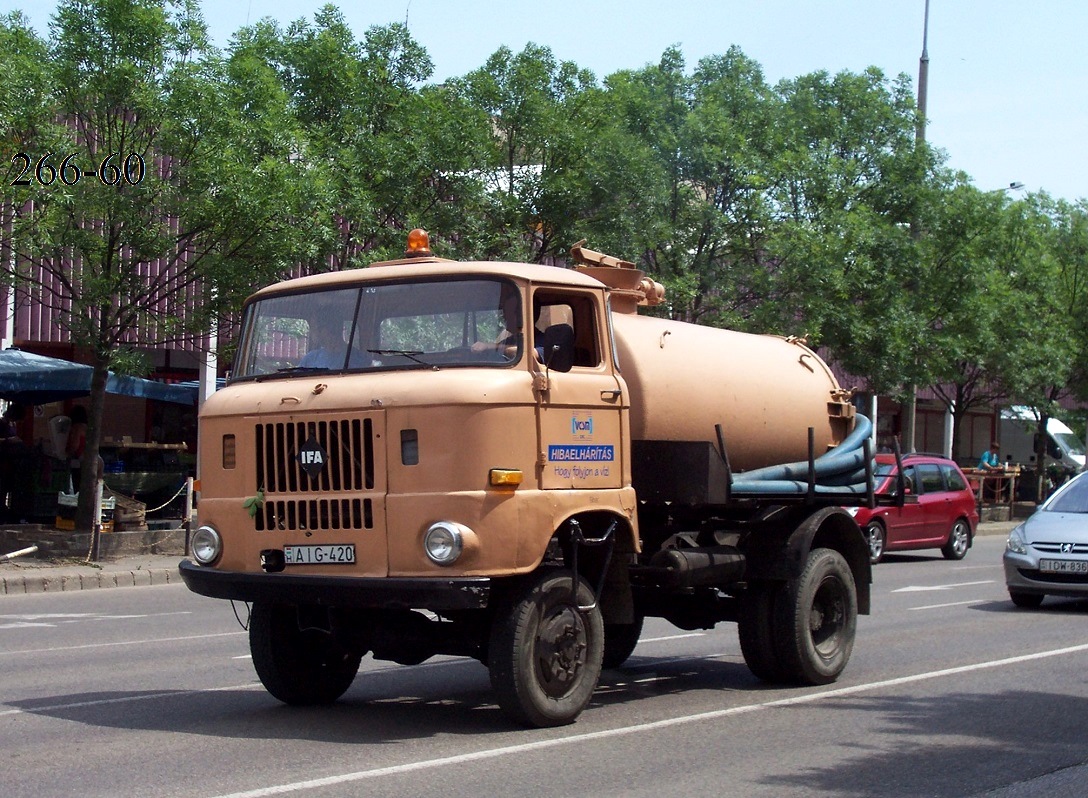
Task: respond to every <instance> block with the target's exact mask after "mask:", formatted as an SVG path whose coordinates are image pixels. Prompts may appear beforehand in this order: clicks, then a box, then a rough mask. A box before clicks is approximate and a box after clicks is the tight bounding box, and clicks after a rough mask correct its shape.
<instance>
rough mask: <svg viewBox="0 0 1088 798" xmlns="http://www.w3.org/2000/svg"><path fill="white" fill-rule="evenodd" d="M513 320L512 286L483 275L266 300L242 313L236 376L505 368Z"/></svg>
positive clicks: (513, 343) (514, 342)
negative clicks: (466, 367) (491, 366)
mask: <svg viewBox="0 0 1088 798" xmlns="http://www.w3.org/2000/svg"><path fill="white" fill-rule="evenodd" d="M520 319H521V298H520V295H519V294H518V292H517V290H516V288H515V287H514V285H513V284H512V283H509V282H506V281H503V280H498V279H490V278H481V279H465V280H419V281H411V282H397V283H368V284H366V285H362V286H358V285H357V286H351V287H348V288H336V289H328V290H323V291H313V292H310V293H293V294H283V295H277V296H271V297H267V298H264V299H260V300H258V301H256V302H252V303H250V304H249V305H248V306H247V307H246V311H245V316H244V318H243V322H242V335H241V338H240V341H239V348H238V354H237V357H236V358H235V371H234V377H235V379H244V378H262V377H266V378H267V377H268V376H293V375H295V374H312V373H314V372H315V371H369V370H388V369H418V368H436V367H445V366H469V365H472V366H480V365H494V366H502V365H508V364H510V363H512V362H514V361H515V360H516V359H517V358H518V356H520V353H521V341H520V336H519V335H518V334H517V331H518V329H519V327H520Z"/></svg>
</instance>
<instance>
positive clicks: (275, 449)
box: [254, 417, 375, 530]
mask: <svg viewBox="0 0 1088 798" xmlns="http://www.w3.org/2000/svg"><path fill="white" fill-rule="evenodd" d="M255 435H256V439H255V441H254V444H255V448H254V452H255V455H256V457H255V459H256V463H257V468H256V475H255V476H256V482H257V489H258V490H263V491H264V494H265V501H264V503H263V504H262V505H261V507H260V508H259V509H258V512H257V514H256V516H255V517H254V522H255V524H256V528H257V529H258V530H265V529H371V528H373V525H374V514H373V504H372V501H371V499H369V498H366V497H359V496H357V495H354V496H346V495H340V496H337V495H336V494H348V493H350V494H358V493H361V492H366V491H372V490H374V469H375V465H374V423H373V420H372V419H370V418H367V417H362V418H344V419H333V420H322V421H291V422H275V423H270V424H258V425H257V426H256V430H255ZM314 444H316V445H317V446H319V447H320V449H321V451H322V452H323V453H324V455H323V460H324V463H323V465H322V467H321V469H320V471H318V472H317V473H316V474H315V475H314V476H313V477H311V476H310V475H309V474H308V473H307V472H306V470H305V469H304V468H303V464H302V462H301V460H300V458H299V452H300V451H301V450H303V448H304V447H305V448H307V449H313V447H314ZM298 493H310V494H314V493H319V494H323V496H322V498H319V499H300V498H292V497H291V494H298ZM329 494H332V495H329Z"/></svg>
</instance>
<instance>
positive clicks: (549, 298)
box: [533, 291, 601, 368]
mask: <svg viewBox="0 0 1088 798" xmlns="http://www.w3.org/2000/svg"><path fill="white" fill-rule="evenodd" d="M533 314H534V319H535V324H534V335H535V340H536V341H537V342H539V341H541V340H542V339H543V338H544V337H545V333H546V331H547V330H548V329H549V328H554V327H556V326H558V325H569V326H570V327H571V328H572V329H573V330H574V360H573V366H574V368H594V367H596V366H599V365H600V363H601V347H600V344H599V341H598V340H597V324H596V317H595V314H594V312H593V300H592V298H591V297H587V296H578V295H576V294H566V293H562V294H560V293H555V294H553V293H551V292H544V291H538V292H537V293H536V295H535V296H534V297H533Z"/></svg>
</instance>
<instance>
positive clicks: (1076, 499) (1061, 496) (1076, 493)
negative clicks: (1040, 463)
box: [1043, 478, 1088, 513]
mask: <svg viewBox="0 0 1088 798" xmlns="http://www.w3.org/2000/svg"><path fill="white" fill-rule="evenodd" d="M1043 509H1044V510H1046V511H1047V512H1050V513H1088V479H1083V478H1081V479H1075V480H1073V482H1071V483H1070V484H1068V485H1066V486H1065V487H1064V488H1063V489H1062V490H1061V491H1060V492H1058V493H1055V494H1054V498H1053V499H1051V500H1050V501H1049V502H1047V505H1046V506H1045V507H1044V508H1043Z"/></svg>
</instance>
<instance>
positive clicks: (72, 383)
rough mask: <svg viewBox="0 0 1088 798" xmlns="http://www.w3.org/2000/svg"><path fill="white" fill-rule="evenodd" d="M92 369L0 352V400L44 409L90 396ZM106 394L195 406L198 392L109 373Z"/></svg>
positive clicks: (78, 364) (67, 361) (186, 387)
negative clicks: (46, 406)
mask: <svg viewBox="0 0 1088 798" xmlns="http://www.w3.org/2000/svg"><path fill="white" fill-rule="evenodd" d="M93 372H94V369H92V368H91V367H90V366H85V365H83V364H82V363H72V362H71V361H69V360H61V359H59V358H55V357H45V356H44V355H35V354H33V353H31V352H23V351H21V350H19V349H5V350H3V351H0V399H6V400H8V401H9V402H18V403H19V404H22V405H41V404H45V403H47V402H57V401H60V400H62V399H72V398H75V397H78V396H87V395H88V394H90V392H91V375H92V373H93ZM106 392H107V393H113V394H120V395H123V396H136V397H140V398H143V399H156V400H158V401H160V402H174V403H177V404H183V405H195V404H196V399H197V391H196V390H195V389H193V388H192V387H189V386H182V385H168V384H167V383H165V382H156V381H155V380H145V379H142V378H140V377H121V376H118V375H116V374H114V373H113V372H112V371H111V372H110V376H109V379H108V380H107V382H106Z"/></svg>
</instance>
